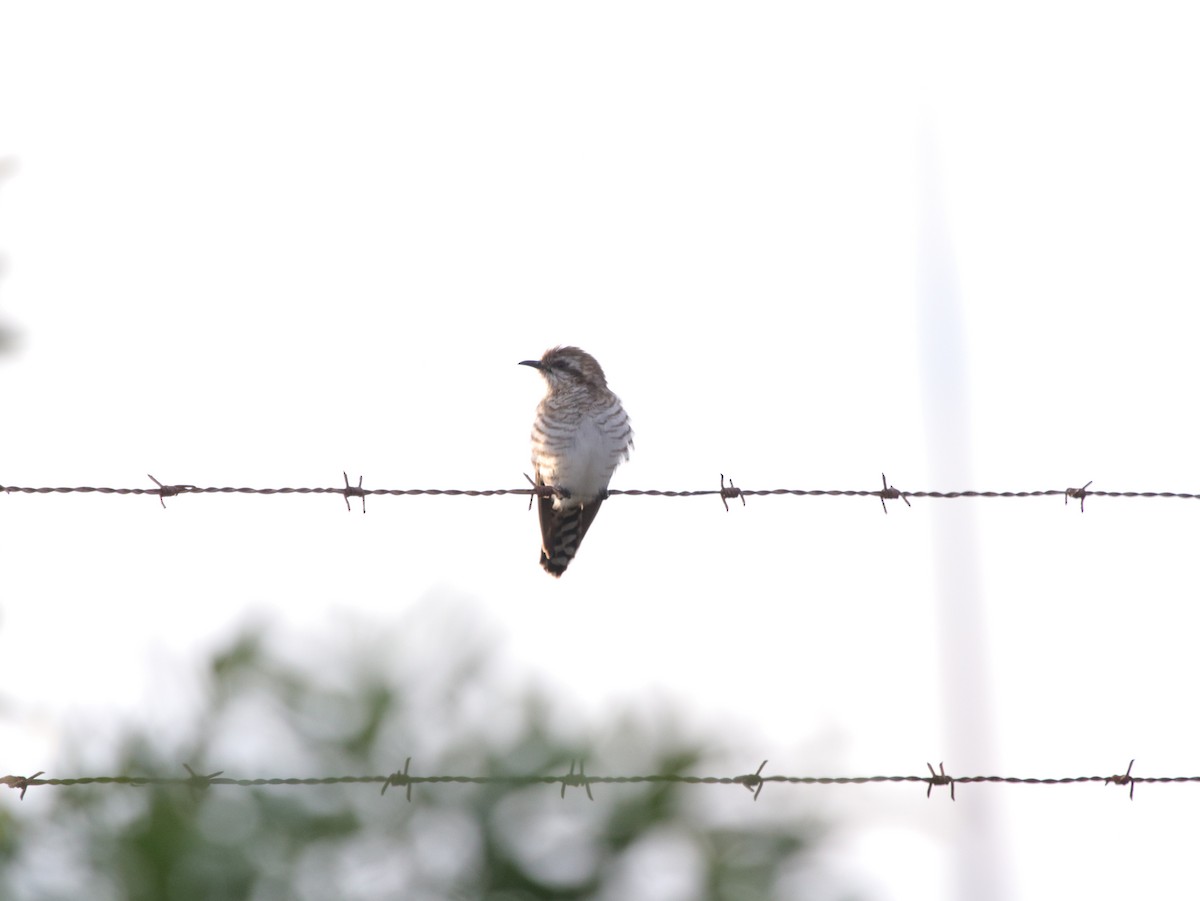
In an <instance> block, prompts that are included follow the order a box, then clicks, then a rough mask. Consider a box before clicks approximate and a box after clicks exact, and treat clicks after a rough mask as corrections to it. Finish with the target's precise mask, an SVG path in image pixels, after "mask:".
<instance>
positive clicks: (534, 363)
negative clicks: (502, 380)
mask: <svg viewBox="0 0 1200 901" xmlns="http://www.w3.org/2000/svg"><path fill="white" fill-rule="evenodd" d="M517 365H518V366H532V367H533V368H534V369H541V368H542V361H541V360H522V361H521V362H520V363H518V364H517Z"/></svg>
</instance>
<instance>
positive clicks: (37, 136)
mask: <svg viewBox="0 0 1200 901" xmlns="http://www.w3.org/2000/svg"><path fill="white" fill-rule="evenodd" d="M1189 10H1190V7H1189V6H1188V5H1187V4H1183V3H1180V4H1174V5H1173V4H1148V5H1147V4H1139V5H1138V6H1137V7H1136V11H1135V9H1134V7H1133V5H1125V6H1120V5H1116V6H1114V5H1101V6H1097V5H1095V4H1081V3H1080V4H1071V3H1050V4H1044V3H1039V4H1027V5H1021V4H1018V5H1015V6H1014V5H1011V4H1010V5H1006V6H1004V7H1003V8H1002V9H1001V8H997V9H995V10H993V11H988V10H984V9H979V8H976V9H975V11H974V12H970V13H964V12H963V11H962V7H960V6H957V5H949V4H947V5H945V6H942V5H937V4H904V5H900V6H896V5H884V4H879V5H872V4H861V5H852V6H847V5H836V6H835V5H832V4H769V3H766V4H759V3H751V4H741V5H738V6H736V7H735V6H731V5H716V4H709V3H698V4H695V3H693V4H675V3H664V4H632V3H628V4H627V3H607V4H603V5H589V6H583V5H578V4H561V3H518V4H475V3H451V4H436V5H435V4H427V5H417V4H411V5H410V4H383V3H380V4H353V3H352V4H338V5H336V6H335V5H332V4H330V5H320V4H280V3H252V4H245V3H236V4H235V3H210V4H205V5H203V6H192V7H188V6H184V5H164V4H157V3H141V4H139V3H129V2H116V3H105V4H84V3H75V4H71V3H67V4H53V5H52V4H36V5H35V4H24V5H21V6H19V7H18V6H16V5H13V6H10V7H9V8H7V9H6V11H5V14H4V22H3V26H2V28H0V156H2V157H3V159H4V161H5V162H4V164H3V169H2V171H3V173H4V177H3V180H2V181H0V252H2V253H3V258H4V277H3V281H0V326H3V327H4V328H5V329H7V330H9V331H12V332H16V333H18V335H19V343H18V346H17V348H16V351H15V352H13V353H10V354H8V355H6V356H5V357H4V358H3V359H2V360H0V385H2V391H3V395H2V396H3V457H2V462H0V482H2V483H3V484H6V485H82V484H90V485H118V486H129V487H133V486H142V485H149V482H148V481H147V480H146V479H145V474H146V473H147V472H149V473H153V474H154V475H155V476H157V477H158V478H159V479H161V480H163V481H164V482H190V483H193V484H198V485H247V486H259V487H268V486H283V485H333V484H336V483H338V482H339V481H340V479H341V473H342V471H343V470H347V471H349V472H350V474H351V476H352V478H355V477H357V475H358V474H359V473H362V474H365V476H366V482H365V484H366V485H367V486H368V487H398V488H407V487H439V488H455V487H457V488H497V487H520V486H521V485H522V484H523V482H524V480H523V478H522V475H521V474H522V472H524V471H528V469H529V464H528V455H529V451H528V432H529V425H530V422H531V421H532V417H533V411H534V407H535V406H536V403H537V401H538V398H539V397H540V394H541V392H542V383H541V380H540V379H539V378H538V377H537V375H536V374H535V373H533V372H532V371H530V370H528V369H520V368H518V367H517V366H516V363H517V362H518V361H519V360H523V359H526V358H529V357H536V356H538V355H540V354H541V353H542V351H543V350H545V349H546V348H547V347H549V346H552V345H555V344H559V343H571V344H578V345H580V346H582V347H584V348H585V349H587V350H589V351H590V352H592V353H593V354H594V355H595V356H596V357H597V358H598V359H599V360H600V362H601V363H602V365H603V366H604V367H605V370H606V372H607V374H608V377H609V382H610V385H611V386H612V387H613V388H614V390H616V391H617V393H618V394H619V395H620V396H621V397H622V399H623V401H624V402H625V405H626V407H627V409H628V410H629V411H630V415H631V418H632V421H633V424H634V428H635V431H636V442H637V450H636V452H635V455H634V458H633V460H632V461H631V462H630V463H629V464H627V465H626V466H625V467H623V468H622V469H620V470H619V471H618V473H617V476H616V478H615V479H614V482H613V487H614V488H664V489H665V488H680V489H684V488H707V487H715V486H716V483H717V478H718V474H719V473H725V474H727V475H732V476H733V477H734V478H735V480H736V481H737V484H739V485H741V486H743V487H746V488H776V487H793V488H875V487H877V486H878V481H879V473H880V471H881V470H882V471H885V472H886V473H887V474H888V477H889V478H890V479H891V480H892V481H893V482H894V483H895V484H896V485H897V486H898V487H900V488H902V489H905V488H907V489H918V488H928V489H940V490H953V489H963V488H980V489H994V490H1020V489H1048V488H1066V487H1067V486H1070V485H1076V486H1077V485H1080V484H1082V483H1083V482H1086V481H1087V480H1089V479H1093V480H1095V483H1094V485H1093V487H1094V488H1098V489H1119V490H1177V491H1197V490H1200V481H1198V478H1200V477H1198V474H1197V473H1198V470H1197V448H1198V446H1200V436H1198V435H1197V430H1196V427H1195V420H1194V415H1193V410H1194V404H1195V400H1194V397H1195V395H1194V387H1195V383H1196V362H1195V356H1196V354H1195V341H1196V334H1197V326H1198V325H1200V323H1198V321H1197V314H1196V309H1197V301H1198V300H1200V269H1198V267H1197V264H1196V258H1197V257H1196V254H1197V247H1198V246H1200V245H1198V240H1200V212H1198V211H1200V174H1198V173H1200V166H1197V164H1196V161H1197V160H1200V130H1198V128H1197V115H1196V99H1195V89H1196V85H1197V84H1200V57H1198V56H1197V54H1196V52H1195V47H1196V46H1197V43H1198V39H1200V34H1198V30H1197V27H1196V22H1195V21H1193V20H1192V18H1191V17H1190V14H1189ZM167 506H168V509H167V510H165V511H164V510H162V509H160V508H159V506H158V502H157V500H156V499H155V498H153V497H102V496H98V495H51V496H43V495H39V496H29V495H8V496H5V497H3V498H0V549H2V550H0V553H2V554H3V561H4V562H3V565H4V578H3V587H2V589H0V590H2V594H0V617H2V619H0V685H2V686H3V692H4V697H5V707H4V712H3V717H4V718H3V720H2V721H0V748H3V760H0V770H2V771H3V772H13V773H28V772H32V771H34V770H38V769H46V768H47V763H48V762H53V760H54V759H55V757H56V755H59V754H61V752H62V750H63V749H62V742H63V741H64V740H65V738H64V736H65V735H66V734H67V724H68V723H70V722H72V721H73V720H77V719H78V718H79V717H86V718H91V719H95V718H98V717H102V715H103V712H104V711H106V710H114V711H123V712H125V713H130V714H133V715H137V716H143V717H164V718H168V719H169V717H170V715H171V704H172V701H171V697H170V685H171V682H170V677H169V676H165V675H164V673H171V672H178V671H179V670H180V669H181V667H184V666H186V664H187V662H188V661H191V660H194V659H199V658H200V656H201V655H202V654H203V653H204V651H206V650H207V649H210V648H211V647H213V646H214V644H215V643H217V642H218V641H219V640H220V638H221V636H226V635H228V634H231V633H232V632H233V631H235V630H236V628H237V627H238V626H239V625H240V624H242V623H244V622H245V621H247V620H248V619H252V618H253V617H255V616H260V617H265V618H268V619H269V620H270V621H272V622H275V623H278V624H280V627H281V628H288V629H296V630H298V631H303V630H305V629H318V630H319V629H320V628H321V627H322V624H328V623H329V622H331V621H333V620H335V619H339V618H345V617H353V616H362V617H365V618H368V619H371V620H374V621H380V622H383V623H395V622H399V621H401V620H402V619H403V617H404V616H405V613H406V611H409V610H412V609H414V608H419V607H420V606H421V605H430V604H433V605H439V604H443V603H444V604H450V605H458V606H455V607H454V609H456V610H460V611H461V612H460V613H459V614H457V615H460V616H463V617H467V618H471V619H476V618H477V619H478V620H480V621H482V622H486V623H488V624H489V628H493V629H494V630H495V634H496V635H497V636H498V638H497V640H498V641H500V642H501V643H502V644H503V646H504V647H503V653H504V655H505V657H506V658H507V659H508V660H509V661H510V662H511V663H512V665H513V667H514V670H515V671H517V670H519V671H521V672H529V671H532V672H534V673H537V674H539V678H541V679H542V680H544V681H545V682H546V683H547V684H549V685H551V686H552V687H553V689H554V690H555V692H556V693H561V694H563V695H565V696H567V697H570V698H573V699H575V702H576V703H577V705H578V709H579V710H580V711H581V714H580V715H581V717H583V718H584V719H585V720H586V718H587V717H589V716H592V715H599V714H601V713H602V712H603V711H604V710H605V709H606V707H607V705H609V704H616V703H624V702H626V701H630V700H637V701H639V702H641V701H643V700H645V699H653V698H669V699H672V700H676V701H680V702H682V703H685V704H686V705H687V706H688V709H689V710H690V711H691V714H690V715H692V716H693V717H695V718H696V720H697V721H700V722H704V723H707V724H709V725H710V726H712V727H714V728H717V729H720V730H723V731H726V732H727V733H729V734H731V735H741V736H742V742H743V743H744V745H745V747H746V754H747V759H746V763H745V769H746V770H747V771H749V770H753V768H754V767H755V766H757V764H758V761H759V760H761V759H763V758H770V761H771V763H770V765H769V766H768V769H767V772H779V773H788V774H802V775H831V774H834V775H840V774H846V775H870V774H876V773H889V774H890V773H920V772H923V771H924V764H925V762H926V761H932V762H934V763H935V764H936V763H937V762H938V761H939V760H942V759H944V760H945V762H946V767H947V771H948V772H951V773H952V774H953V773H957V774H959V775H966V774H981V773H984V774H986V773H988V772H995V773H998V774H1002V775H1018V776H1073V775H1090V774H1104V773H1112V772H1118V771H1123V770H1124V767H1125V765H1126V763H1127V762H1128V760H1129V759H1130V758H1131V757H1136V758H1137V764H1136V766H1135V770H1134V772H1135V773H1137V774H1141V775H1190V774H1194V773H1197V772H1200V730H1198V729H1197V727H1196V725H1195V718H1194V715H1193V713H1194V709H1195V693H1194V687H1195V685H1196V682H1197V678H1198V676H1200V664H1198V663H1197V661H1196V657H1195V644H1196V640H1195V636H1196V634H1197V626H1198V625H1200V622H1198V619H1200V616H1198V614H1197V612H1196V604H1195V601H1196V588H1195V584H1196V582H1195V574H1194V565H1193V560H1194V555H1195V547H1196V534H1197V529H1198V528H1200V526H1198V519H1197V517H1200V507H1197V506H1196V505H1195V502H1194V501H1185V500H1131V499H1130V500H1127V499H1104V498H1093V499H1091V500H1089V501H1088V503H1087V509H1086V513H1084V514H1083V515H1082V516H1081V515H1080V513H1079V509H1078V504H1077V503H1074V502H1073V503H1072V504H1068V505H1064V504H1063V502H1062V500H1061V499H1059V498H1053V497H1051V498H1045V499H1040V500H1021V501H1018V500H986V501H985V500H979V501H933V500H924V501H914V503H913V507H912V508H911V509H909V508H906V507H905V506H904V505H903V504H902V503H899V502H892V503H891V504H890V505H889V510H890V512H889V513H888V515H886V516H885V515H883V513H882V512H881V510H880V506H879V502H878V500H875V499H871V498H865V499H845V498H842V499H815V498H793V497H768V498H753V499H751V500H750V502H749V503H748V505H747V506H746V507H745V508H742V506H741V505H740V504H736V505H734V507H733V509H732V510H731V512H729V513H725V512H724V510H722V509H721V507H720V504H719V502H718V501H717V500H715V499H713V498H711V497H710V498H701V499H693V500H668V499H655V498H614V499H612V500H611V501H609V502H608V503H607V504H606V505H605V509H604V511H603V515H601V516H600V517H599V518H598V520H597V523H596V525H595V526H594V528H593V530H592V531H591V532H590V533H589V535H588V538H587V541H586V542H585V544H584V545H583V548H582V551H581V553H580V555H579V557H578V558H577V559H576V561H575V562H574V563H573V564H572V566H571V568H570V570H569V571H568V573H567V574H566V575H565V576H564V578H563V579H562V580H561V581H554V580H552V579H550V578H549V577H547V576H546V575H545V573H543V572H542V571H541V570H540V569H539V568H538V566H537V562H536V561H537V541H538V538H537V525H536V516H535V514H531V513H526V510H525V501H524V499H522V498H519V497H508V498H491V499H485V498H371V499H369V500H368V503H367V509H368V515H366V516H363V515H362V514H361V513H358V512H357V510H356V512H355V513H353V514H349V513H347V512H346V511H345V509H344V506H343V503H342V500H341V499H340V498H339V497H337V496H332V497H271V498H266V497H242V496H200V497H182V498H176V499H173V500H168V501H167ZM972 623H974V624H975V625H976V626H977V629H976V631H974V632H972V629H973V626H972ZM214 768H219V766H218V767H214ZM593 769H594V771H596V772H599V771H601V770H603V769H604V767H603V765H602V763H601V762H599V761H597V762H595V763H594V764H593ZM60 775H69V774H60ZM249 775H256V774H249ZM269 775H279V774H276V773H270V774H269ZM1198 791H1200V788H1197V787H1196V786H1192V785H1179V786H1152V785H1143V786H1141V787H1139V788H1138V790H1137V792H1136V800H1135V802H1134V803H1132V804H1131V803H1130V802H1129V801H1128V800H1127V798H1126V797H1125V790H1124V789H1120V788H1113V787H1112V786H1109V787H1108V788H1102V787H1100V786H1099V785H1085V786H1068V787H1035V786H993V785H984V786H960V787H959V788H958V790H957V792H956V794H957V796H958V800H957V802H955V803H951V802H950V800H949V798H948V797H947V796H946V794H945V792H944V790H942V791H939V792H937V793H935V795H934V798H933V799H932V800H929V801H927V800H926V799H925V798H924V796H923V795H924V791H923V788H922V787H920V786H912V785H908V786H900V787H892V786H862V787H851V788H788V787H782V786H767V790H766V791H764V792H763V795H762V797H761V798H760V800H759V801H758V806H759V807H760V808H763V816H767V815H770V813H771V811H772V810H775V811H776V812H778V811H785V810H802V809H810V808H811V809H816V810H819V811H821V812H822V813H823V814H826V815H829V816H831V817H834V818H835V819H838V820H840V821H841V823H842V827H841V828H840V830H839V832H838V833H837V838H836V839H835V844H834V846H833V847H832V848H831V857H830V860H829V866H830V867H831V868H832V869H833V870H834V871H836V872H837V873H838V874H839V875H840V876H841V877H842V878H845V879H847V880H849V881H850V882H851V884H853V885H855V886H857V887H859V888H860V889H862V890H863V891H864V892H866V893H869V894H871V895H872V896H874V897H879V898H897V899H898V898H922V899H927V898H950V897H973V898H981V897H984V898H986V897H995V898H1020V899H1025V898H1049V897H1063V896H1071V897H1093V898H1123V897H1130V896H1135V895H1136V896H1140V897H1173V896H1175V897H1179V896H1190V895H1193V894H1194V887H1195V882H1196V878H1197V877H1196V867H1195V865H1194V863H1193V860H1194V851H1195V847H1196V843H1197V833H1196V827H1195V798H1196V793H1197V792H1198ZM37 794H38V793H31V794H30V795H29V797H27V799H26V801H25V802H24V803H25V804H26V805H29V804H37V803H40V802H39V800H38V799H37V797H36V795H37ZM0 803H5V804H9V803H16V796H15V793H11V794H6V796H5V797H4V798H3V800H0Z"/></svg>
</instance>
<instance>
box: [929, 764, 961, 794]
mask: <svg viewBox="0 0 1200 901" xmlns="http://www.w3.org/2000/svg"><path fill="white" fill-rule="evenodd" d="M925 766H927V767H929V778H928V779H927V780H926V781H927V782H928V783H929V788H927V789H926V790H925V797H926V798H928V797H929V796H930V795H931V794H933V787H934V786H935V785H949V786H950V800H951V801H954V800H957V799H956V798H955V797H954V778H953V777H952V776H947V775H946V765H945V764H944V763H939V764H938V768H937V770H936V771H935V770H934V768H933V764H932V763H928V762H926V764H925Z"/></svg>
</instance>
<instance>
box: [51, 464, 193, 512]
mask: <svg viewBox="0 0 1200 901" xmlns="http://www.w3.org/2000/svg"><path fill="white" fill-rule="evenodd" d="M146 478H148V479H149V480H150V481H151V482H153V483H154V484H155V485H157V486H158V491H155V492H154V493H155V494H157V495H158V502H159V503H160V504H162V508H163V509H164V510H165V509H167V504H166V501H164V500H163V498H165V497H175V495H177V494H183V493H185V492H187V491H191V490H192V489H194V488H195V487H196V486H195V485H164V484H163V483H162V482H160V481H159V480H158V479H156V478H154V476H152V475H150V474H149V473H146ZM59 490H62V489H59Z"/></svg>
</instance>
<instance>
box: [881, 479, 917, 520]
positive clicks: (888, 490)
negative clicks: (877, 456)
mask: <svg viewBox="0 0 1200 901" xmlns="http://www.w3.org/2000/svg"><path fill="white" fill-rule="evenodd" d="M880 475H881V476H883V490H882V491H879V492H877V493H878V495H879V503H880V504H882V505H883V512H884V513H887V512H888V511H887V502H888V501H894V500H902V501H904V503H905V504H906V505H907V506H909V507H911V506H912V504H910V503H908V496H907V495H904V494H901V493H900V492H899V491H897V490H896V489H895V488H893V487H892V486H891V485H889V484H888V480H887V474H886V473H880Z"/></svg>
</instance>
